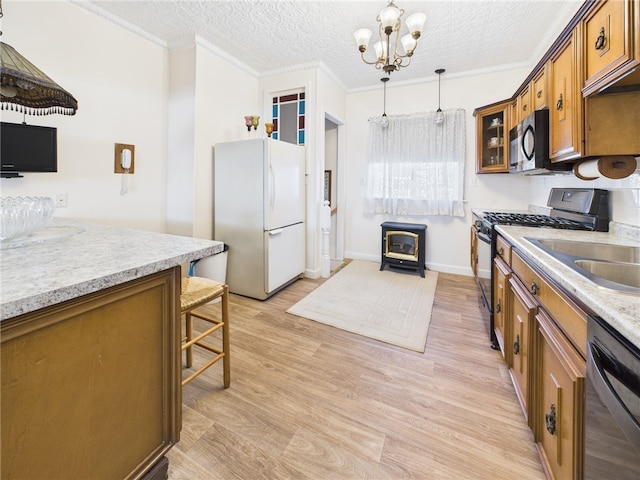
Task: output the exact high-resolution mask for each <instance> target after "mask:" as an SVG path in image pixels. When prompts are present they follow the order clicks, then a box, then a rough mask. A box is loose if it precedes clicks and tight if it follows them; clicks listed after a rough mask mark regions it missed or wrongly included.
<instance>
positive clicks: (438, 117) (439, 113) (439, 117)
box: [435, 68, 445, 125]
mask: <svg viewBox="0 0 640 480" xmlns="http://www.w3.org/2000/svg"><path fill="white" fill-rule="evenodd" d="M444 72H445V70H444V68H439V69H437V70H436V73H437V74H438V110H436V115H435V121H436V124H437V125H442V123H443V122H444V112H443V111H442V109H441V108H440V76H441V75H442V74H443V73H444Z"/></svg>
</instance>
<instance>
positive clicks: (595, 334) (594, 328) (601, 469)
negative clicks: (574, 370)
mask: <svg viewBox="0 0 640 480" xmlns="http://www.w3.org/2000/svg"><path fill="white" fill-rule="evenodd" d="M588 328H589V342H588V349H587V383H586V408H585V462H584V478H585V479H603V478H615V479H616V480H627V479H638V478H640V461H639V459H640V352H639V351H638V349H637V348H635V346H633V345H630V344H629V343H628V341H626V339H624V338H622V337H621V336H620V335H619V334H618V332H616V331H615V330H613V329H612V328H611V327H610V326H608V325H607V324H605V323H604V322H603V321H602V320H600V319H593V318H589V323H588Z"/></svg>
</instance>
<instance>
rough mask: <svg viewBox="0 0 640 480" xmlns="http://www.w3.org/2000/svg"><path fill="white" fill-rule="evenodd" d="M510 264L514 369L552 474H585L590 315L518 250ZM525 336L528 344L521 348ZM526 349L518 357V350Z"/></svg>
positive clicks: (555, 476) (561, 476) (577, 476)
mask: <svg viewBox="0 0 640 480" xmlns="http://www.w3.org/2000/svg"><path fill="white" fill-rule="evenodd" d="M511 267H512V270H513V274H512V277H511V280H510V284H511V288H512V292H513V294H512V310H510V311H508V315H509V316H510V318H507V319H506V320H505V321H506V322H507V324H511V325H513V330H512V331H511V332H510V335H511V339H515V340H514V342H515V343H514V356H513V365H512V367H511V368H510V373H511V374H512V378H513V380H514V385H515V386H516V391H517V392H518V396H519V398H520V401H521V404H523V410H524V406H526V407H527V409H526V411H525V415H528V416H527V420H528V422H529V425H530V426H531V428H532V430H533V434H534V438H535V441H536V447H537V448H538V451H539V453H540V458H541V461H542V463H543V467H544V469H545V472H546V474H547V477H548V478H552V479H580V478H582V469H583V451H584V395H585V393H584V381H585V374H586V362H585V357H586V346H587V315H586V313H585V312H584V311H582V310H581V309H580V308H579V307H578V306H577V305H576V304H575V303H574V302H573V301H572V300H571V299H570V298H569V297H567V296H566V295H565V294H564V293H563V292H562V291H561V290H560V289H559V288H558V287H556V286H555V285H554V284H553V283H552V282H551V281H550V280H548V279H547V278H546V277H545V276H544V275H543V274H542V273H540V272H538V271H537V270H536V269H535V268H534V267H532V266H531V265H530V264H529V263H528V262H527V260H526V258H525V257H524V256H522V255H521V254H520V253H519V252H518V251H513V252H512V263H511ZM525 323H528V324H529V325H528V327H529V328H525V325H524V324H525ZM507 331H509V330H507ZM526 335H528V337H527V339H526V340H524V342H526V344H527V345H526V347H523V345H522V344H518V345H517V347H516V344H517V343H518V340H520V342H522V341H523V340H522V339H523V338H524V337H525V336H526ZM523 348H526V350H525V354H523V355H522V356H521V357H520V358H518V356H517V355H515V352H516V350H520V351H522V349H523ZM524 362H528V364H527V365H522V363H524ZM525 372H526V375H527V377H526V378H523V377H524V376H525ZM516 382H517V383H516Z"/></svg>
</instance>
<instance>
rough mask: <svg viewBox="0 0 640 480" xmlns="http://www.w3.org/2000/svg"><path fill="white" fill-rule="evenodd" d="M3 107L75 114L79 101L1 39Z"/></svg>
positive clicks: (26, 111) (28, 112)
mask: <svg viewBox="0 0 640 480" xmlns="http://www.w3.org/2000/svg"><path fill="white" fill-rule="evenodd" d="M2 17H3V13H2V0H0V18H2ZM0 36H2V32H0ZM0 110H13V111H16V112H22V113H24V114H25V115H49V114H54V113H60V114H62V115H75V113H76V110H78V101H77V100H76V99H75V98H74V97H73V95H71V94H70V93H69V92H67V91H66V90H65V89H63V88H62V87H61V86H60V85H58V84H57V83H56V82H54V81H53V80H51V78H49V77H48V76H47V75H46V74H45V73H44V72H43V71H42V70H40V69H39V68H38V67H36V66H35V65H34V64H33V63H31V62H30V61H29V60H27V59H26V58H25V57H23V56H22V55H21V54H20V53H18V51H16V49H15V48H13V47H12V46H11V45H9V44H7V43H4V42H0Z"/></svg>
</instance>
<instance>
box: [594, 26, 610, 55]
mask: <svg viewBox="0 0 640 480" xmlns="http://www.w3.org/2000/svg"><path fill="white" fill-rule="evenodd" d="M606 44H607V37H606V36H605V34H604V27H602V28H601V29H600V35H598V38H597V39H596V45H595V47H596V50H602V49H603V48H604V47H605V45H606Z"/></svg>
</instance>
